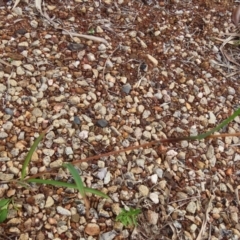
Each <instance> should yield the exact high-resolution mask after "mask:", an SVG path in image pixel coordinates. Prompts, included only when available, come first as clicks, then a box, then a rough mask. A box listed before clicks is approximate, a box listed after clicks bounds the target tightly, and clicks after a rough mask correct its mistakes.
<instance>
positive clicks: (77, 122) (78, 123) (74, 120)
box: [73, 116, 81, 125]
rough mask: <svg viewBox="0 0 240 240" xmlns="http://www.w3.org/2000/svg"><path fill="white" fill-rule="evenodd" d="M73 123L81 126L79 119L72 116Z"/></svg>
mask: <svg viewBox="0 0 240 240" xmlns="http://www.w3.org/2000/svg"><path fill="white" fill-rule="evenodd" d="M73 122H74V124H76V125H80V124H81V120H80V118H79V117H78V116H74V119H73Z"/></svg>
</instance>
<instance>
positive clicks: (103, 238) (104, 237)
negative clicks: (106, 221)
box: [99, 223, 122, 240]
mask: <svg viewBox="0 0 240 240" xmlns="http://www.w3.org/2000/svg"><path fill="white" fill-rule="evenodd" d="M120 224H121V225H122V223H120ZM114 226H115V224H114ZM119 228H120V229H121V227H119ZM116 230H117V229H116ZM116 235H117V232H116V231H114V230H113V231H110V232H105V233H103V234H101V235H100V237H99V240H113V239H114V238H115V236H116Z"/></svg>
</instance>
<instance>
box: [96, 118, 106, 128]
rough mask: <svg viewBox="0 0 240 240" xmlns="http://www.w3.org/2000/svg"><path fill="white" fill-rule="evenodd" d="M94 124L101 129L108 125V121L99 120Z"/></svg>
mask: <svg viewBox="0 0 240 240" xmlns="http://www.w3.org/2000/svg"><path fill="white" fill-rule="evenodd" d="M96 124H97V126H99V127H101V128H105V127H107V125H108V121H106V120H105V119H100V120H98V121H97V122H96Z"/></svg>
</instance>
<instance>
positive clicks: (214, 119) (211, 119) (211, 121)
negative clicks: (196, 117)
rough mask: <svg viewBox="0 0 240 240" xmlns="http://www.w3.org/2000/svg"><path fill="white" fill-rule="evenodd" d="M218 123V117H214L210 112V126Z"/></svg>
mask: <svg viewBox="0 0 240 240" xmlns="http://www.w3.org/2000/svg"><path fill="white" fill-rule="evenodd" d="M216 121H217V119H216V116H215V115H214V113H213V112H211V111H210V112H209V120H208V122H209V123H210V124H216Z"/></svg>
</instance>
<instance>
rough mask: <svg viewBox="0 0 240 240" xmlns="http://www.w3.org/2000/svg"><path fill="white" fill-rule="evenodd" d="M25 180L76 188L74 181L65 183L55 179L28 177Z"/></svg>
mask: <svg viewBox="0 0 240 240" xmlns="http://www.w3.org/2000/svg"><path fill="white" fill-rule="evenodd" d="M26 182H34V183H40V184H49V185H53V186H58V187H66V188H74V189H77V190H78V187H77V185H76V184H74V183H66V182H61V181H56V180H47V179H37V178H29V179H26Z"/></svg>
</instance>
